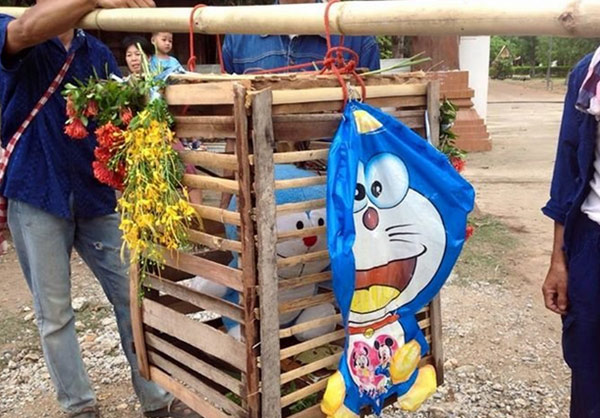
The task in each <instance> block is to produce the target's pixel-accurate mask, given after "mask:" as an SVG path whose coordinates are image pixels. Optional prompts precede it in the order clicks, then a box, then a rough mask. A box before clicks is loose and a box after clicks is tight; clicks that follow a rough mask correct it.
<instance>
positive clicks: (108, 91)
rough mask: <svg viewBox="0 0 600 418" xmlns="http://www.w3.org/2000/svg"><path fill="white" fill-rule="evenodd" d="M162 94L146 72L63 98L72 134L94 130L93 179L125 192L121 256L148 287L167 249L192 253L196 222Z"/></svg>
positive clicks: (71, 88) (68, 89)
mask: <svg viewBox="0 0 600 418" xmlns="http://www.w3.org/2000/svg"><path fill="white" fill-rule="evenodd" d="M162 88H164V81H161V80H155V79H154V78H153V77H152V75H151V74H150V73H149V71H147V66H146V71H145V72H144V73H143V74H142V75H141V76H139V77H135V76H132V77H129V78H126V79H124V80H121V79H119V78H117V77H114V78H113V79H109V80H102V79H100V78H99V77H97V76H93V77H90V78H89V79H88V80H87V81H85V82H78V83H77V84H67V85H66V86H65V89H64V91H63V95H65V96H66V101H67V105H66V113H67V116H68V120H67V122H66V124H65V133H66V134H67V135H69V136H70V137H71V138H73V139H74V140H77V139H82V138H86V137H87V136H88V135H89V133H88V129H91V128H92V127H94V126H95V130H94V133H95V137H96V140H97V146H96V148H95V150H94V157H95V160H94V161H93V163H92V166H93V172H94V176H95V177H96V179H98V181H100V182H101V183H103V184H106V185H108V186H110V187H112V188H114V189H116V190H119V191H120V192H121V196H120V197H119V199H118V202H117V211H118V212H120V214H121V223H120V229H121V230H122V232H123V240H124V242H123V247H122V252H121V254H122V256H124V250H125V248H126V247H127V248H128V249H129V250H130V252H131V261H132V262H133V263H135V262H137V263H139V264H140V274H141V278H142V280H143V278H144V277H145V275H146V273H147V272H148V270H149V269H150V268H154V266H156V265H158V266H159V267H160V266H161V265H162V262H163V260H164V258H163V255H162V254H163V250H164V249H165V248H166V249H168V250H176V249H181V248H186V247H188V234H187V230H188V227H189V226H190V223H191V222H192V219H193V218H194V217H195V215H196V212H195V211H194V209H193V208H192V206H191V205H190V204H189V195H188V191H187V190H186V188H185V187H184V186H183V185H182V184H181V179H182V176H183V172H184V165H183V164H182V162H181V160H180V158H179V155H178V154H177V152H176V151H175V150H174V149H173V147H172V144H173V142H174V141H175V140H176V139H175V138H174V134H173V131H172V130H171V128H170V126H171V124H172V121H173V118H172V116H171V115H170V113H169V111H168V108H167V104H166V102H165V101H164V99H163V98H162V97H160V95H157V94H156V92H157V91H160V90H161V89H162ZM150 97H152V99H150Z"/></svg>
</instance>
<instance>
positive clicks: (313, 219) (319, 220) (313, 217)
mask: <svg viewBox="0 0 600 418" xmlns="http://www.w3.org/2000/svg"><path fill="white" fill-rule="evenodd" d="M325 214H326V210H325V209H314V210H311V211H310V212H308V218H309V219H310V225H311V226H312V227H313V228H316V227H319V226H325V224H326V219H327V218H326V216H325Z"/></svg>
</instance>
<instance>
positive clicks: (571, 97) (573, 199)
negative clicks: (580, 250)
mask: <svg viewBox="0 0 600 418" xmlns="http://www.w3.org/2000/svg"><path fill="white" fill-rule="evenodd" d="M591 59H592V55H591V54H590V55H588V56H586V57H585V58H583V59H582V60H581V61H580V62H579V63H578V64H577V65H576V66H575V68H574V69H573V71H571V75H570V77H569V86H568V90H567V95H566V97H565V105H564V110H563V117H562V123H561V128H560V135H559V138H558V150H557V153H556V161H555V163H554V175H553V178H552V185H551V188H550V200H549V201H548V203H547V204H546V206H544V207H543V208H542V212H544V214H545V215H547V216H549V217H550V218H552V219H554V220H555V221H556V222H558V223H560V224H563V225H564V226H565V237H564V241H565V248H568V247H569V246H570V244H571V242H572V241H571V239H572V237H571V234H570V232H571V226H572V225H573V223H574V222H575V220H576V219H577V218H578V217H579V216H585V215H583V213H582V212H581V210H580V208H581V204H582V203H583V201H584V200H585V198H586V197H587V195H588V193H589V191H590V180H591V179H592V176H593V174H594V150H595V146H596V128H597V122H596V118H595V117H594V116H592V115H589V114H586V113H583V112H581V111H579V110H577V109H576V108H575V102H576V101H577V95H578V93H579V87H580V86H581V84H582V83H583V80H584V79H585V76H586V74H587V70H588V67H589V65H590V62H591Z"/></svg>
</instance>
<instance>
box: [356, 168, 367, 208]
mask: <svg viewBox="0 0 600 418" xmlns="http://www.w3.org/2000/svg"><path fill="white" fill-rule="evenodd" d="M365 206H367V190H366V189H365V166H364V165H363V164H362V163H361V162H359V163H358V169H357V171H356V189H354V213H356V212H360V211H361V210H363V209H364V208H365Z"/></svg>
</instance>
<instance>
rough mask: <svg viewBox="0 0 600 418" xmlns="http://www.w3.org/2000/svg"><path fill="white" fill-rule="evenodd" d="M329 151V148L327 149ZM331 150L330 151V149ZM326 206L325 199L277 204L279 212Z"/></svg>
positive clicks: (300, 210)
mask: <svg viewBox="0 0 600 418" xmlns="http://www.w3.org/2000/svg"><path fill="white" fill-rule="evenodd" d="M327 151H328V150H327ZM328 152H329V151H328ZM324 207H325V199H314V200H305V201H304V202H299V203H284V204H282V205H278V206H277V208H276V209H277V214H278V215H282V214H284V213H297V212H305V211H308V210H313V209H322V208H324Z"/></svg>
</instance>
